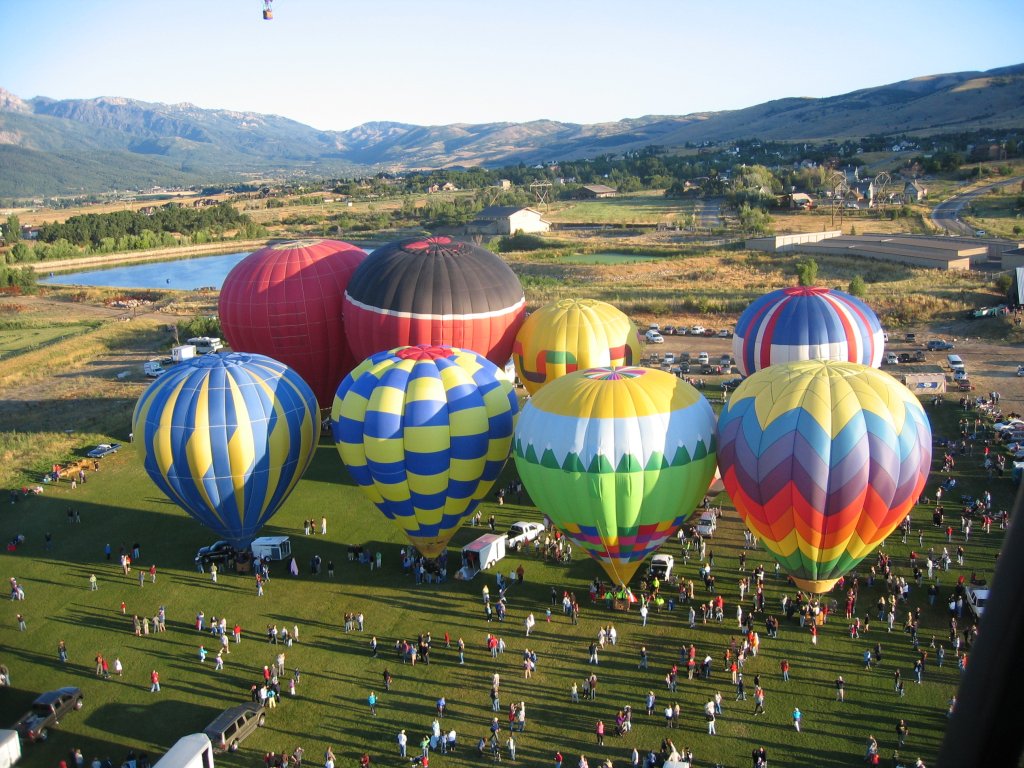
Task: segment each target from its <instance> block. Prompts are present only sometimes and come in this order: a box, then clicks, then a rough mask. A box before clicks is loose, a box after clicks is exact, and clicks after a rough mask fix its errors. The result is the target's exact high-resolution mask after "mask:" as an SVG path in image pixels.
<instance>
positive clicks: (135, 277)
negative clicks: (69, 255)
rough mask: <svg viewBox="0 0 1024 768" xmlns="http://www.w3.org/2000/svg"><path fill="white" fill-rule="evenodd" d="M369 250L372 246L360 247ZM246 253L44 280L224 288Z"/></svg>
mask: <svg viewBox="0 0 1024 768" xmlns="http://www.w3.org/2000/svg"><path fill="white" fill-rule="evenodd" d="M359 247H360V248H363V250H365V251H367V252H368V253H370V252H372V248H366V247H365V246H362V245H361V246H359ZM249 253H250V251H244V252H242V253H222V254H221V255H219V256H196V257H193V258H190V259H189V258H185V259H174V260H172V261H154V262H150V263H148V264H121V265H117V266H110V267H106V268H105V269H91V270H84V271H82V272H62V273H61V274H59V275H50V276H49V277H46V278H43V279H41V280H40V281H39V282H40V284H42V285H92V286H103V287H105V288H164V289H173V290H177V291H194V290H196V289H197V288H216V289H217V290H220V288H221V286H222V285H224V279H225V278H226V277H227V276H228V272H230V271H231V270H232V268H233V267H234V266H235V265H236V264H237V263H238V262H240V261H241V260H242V259H244V258H245V257H246V256H248V255H249Z"/></svg>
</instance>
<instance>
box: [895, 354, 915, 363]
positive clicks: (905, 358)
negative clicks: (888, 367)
mask: <svg viewBox="0 0 1024 768" xmlns="http://www.w3.org/2000/svg"><path fill="white" fill-rule="evenodd" d="M911 359H912V358H911V357H910V353H909V352H900V356H899V361H898V362H900V363H909V362H910V361H911Z"/></svg>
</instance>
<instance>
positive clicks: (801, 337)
mask: <svg viewBox="0 0 1024 768" xmlns="http://www.w3.org/2000/svg"><path fill="white" fill-rule="evenodd" d="M884 346H885V345H884V336H883V331H882V324H881V323H880V322H879V321H878V317H877V316H876V315H875V313H874V311H872V309H871V308H870V307H869V306H868V305H867V304H865V303H864V302H863V301H861V300H860V299H857V298H855V297H853V296H850V295H849V294H847V293H843V292H842V291H836V290H833V289H831V288H818V287H809V286H794V287H790V288H782V289H780V290H778V291H772V292H771V293H768V294H766V295H764V296H762V297H761V298H759V299H757V300H755V301H754V302H753V303H752V304H751V305H750V306H749V307H747V308H746V310H744V312H743V314H742V315H740V318H739V320H738V321H737V322H736V333H735V334H734V335H733V338H732V353H733V357H735V358H736V367H737V368H738V369H739V372H740V374H741V375H743V376H749V375H750V374H752V373H754V372H755V371H759V370H761V369H762V368H767V367H768V366H769V365H775V364H776V363H788V362H791V361H793V360H840V361H846V362H851V363H862V364H863V365H870V366H871V367H872V368H878V367H879V366H880V365H881V364H882V352H883V351H884Z"/></svg>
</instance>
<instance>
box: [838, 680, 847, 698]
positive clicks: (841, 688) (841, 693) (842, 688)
mask: <svg viewBox="0 0 1024 768" xmlns="http://www.w3.org/2000/svg"><path fill="white" fill-rule="evenodd" d="M836 701H846V682H845V681H844V680H843V676H842V675H840V676H839V677H837V678H836Z"/></svg>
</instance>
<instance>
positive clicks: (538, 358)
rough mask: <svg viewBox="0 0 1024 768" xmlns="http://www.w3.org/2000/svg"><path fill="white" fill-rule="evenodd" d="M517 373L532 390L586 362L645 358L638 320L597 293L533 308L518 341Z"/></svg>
mask: <svg viewBox="0 0 1024 768" xmlns="http://www.w3.org/2000/svg"><path fill="white" fill-rule="evenodd" d="M512 359H513V360H514V361H515V366H516V374H517V375H518V376H519V380H520V381H522V382H523V385H524V386H525V387H526V389H527V390H528V391H529V392H530V394H531V395H532V394H535V393H536V392H537V390H539V389H540V388H541V387H543V386H544V385H545V384H548V383H550V382H552V381H554V380H555V379H557V378H558V377H559V376H564V375H565V374H567V373H572V372H573V371H577V370H580V369H584V368H595V367H598V366H624V365H632V364H633V363H638V362H639V361H640V342H639V339H638V338H637V333H636V326H635V325H633V322H632V321H631V320H630V319H629V318H628V317H626V315H625V314H623V313H622V312H621V311H619V310H618V309H616V308H615V307H613V306H612V305H611V304H606V303H605V302H603V301H596V300H594V299H561V300H559V301H556V302H553V303H551V304H548V305H546V306H543V307H541V308H540V309H538V310H537V311H536V312H534V313H532V314H531V315H530V316H529V317H528V318H526V322H524V323H523V325H522V326H521V327H520V328H519V333H517V334H516V340H515V344H513V345H512Z"/></svg>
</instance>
